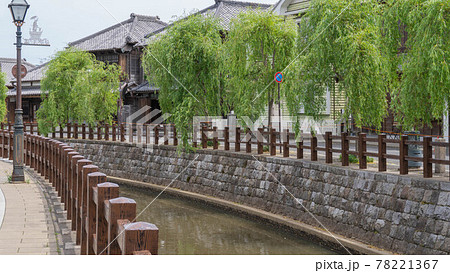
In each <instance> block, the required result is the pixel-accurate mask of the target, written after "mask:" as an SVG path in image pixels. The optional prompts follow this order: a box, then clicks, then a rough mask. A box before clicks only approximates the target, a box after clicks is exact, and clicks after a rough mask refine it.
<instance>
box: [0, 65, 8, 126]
mask: <svg viewBox="0 0 450 273" xmlns="http://www.w3.org/2000/svg"><path fill="white" fill-rule="evenodd" d="M7 91H8V89H7V88H6V75H5V73H3V72H0V122H2V121H4V120H5V118H6V114H7V112H8V109H7V108H6V92H7Z"/></svg>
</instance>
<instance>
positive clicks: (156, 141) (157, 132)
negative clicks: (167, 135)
mask: <svg viewBox="0 0 450 273" xmlns="http://www.w3.org/2000/svg"><path fill="white" fill-rule="evenodd" d="M153 130H154V131H155V133H154V137H155V139H154V143H155V145H159V125H156V126H155V128H154V129H153Z"/></svg>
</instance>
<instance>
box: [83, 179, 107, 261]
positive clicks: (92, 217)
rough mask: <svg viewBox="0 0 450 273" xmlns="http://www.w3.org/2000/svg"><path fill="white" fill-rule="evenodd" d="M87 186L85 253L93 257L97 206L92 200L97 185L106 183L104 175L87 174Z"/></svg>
mask: <svg viewBox="0 0 450 273" xmlns="http://www.w3.org/2000/svg"><path fill="white" fill-rule="evenodd" d="M87 180H88V181H87V182H88V185H87V192H86V193H87V210H86V239H87V244H86V247H87V248H86V253H87V254H88V255H94V254H95V249H96V248H97V247H96V246H95V245H94V234H95V233H96V229H97V223H96V220H97V206H96V203H95V200H94V199H95V198H94V188H97V185H98V184H102V183H105V182H106V174H104V173H100V172H95V173H90V174H88V179H87Z"/></svg>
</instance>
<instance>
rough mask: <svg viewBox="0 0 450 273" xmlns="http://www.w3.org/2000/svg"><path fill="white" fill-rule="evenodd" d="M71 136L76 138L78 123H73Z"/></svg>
mask: <svg viewBox="0 0 450 273" xmlns="http://www.w3.org/2000/svg"><path fill="white" fill-rule="evenodd" d="M73 138H74V139H78V123H74V124H73Z"/></svg>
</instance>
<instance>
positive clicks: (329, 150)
mask: <svg viewBox="0 0 450 273" xmlns="http://www.w3.org/2000/svg"><path fill="white" fill-rule="evenodd" d="M325 150H326V151H325V162H326V163H327V164H331V163H333V139H332V138H331V132H325Z"/></svg>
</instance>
